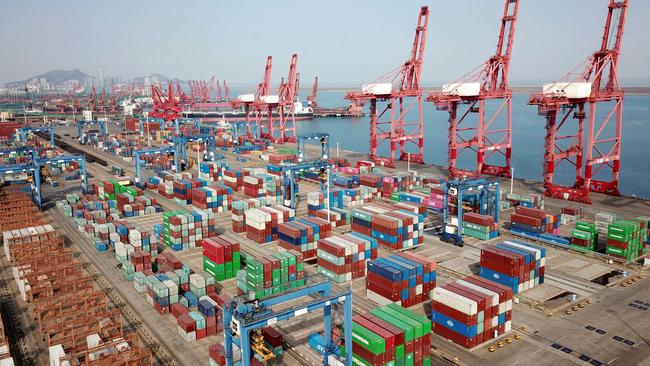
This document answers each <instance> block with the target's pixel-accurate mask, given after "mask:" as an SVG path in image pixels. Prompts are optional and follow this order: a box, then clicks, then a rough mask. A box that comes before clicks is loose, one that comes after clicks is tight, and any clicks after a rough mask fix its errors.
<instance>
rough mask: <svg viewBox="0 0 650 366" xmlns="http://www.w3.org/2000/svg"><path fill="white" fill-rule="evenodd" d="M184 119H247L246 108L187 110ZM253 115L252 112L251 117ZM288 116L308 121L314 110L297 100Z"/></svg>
mask: <svg viewBox="0 0 650 366" xmlns="http://www.w3.org/2000/svg"><path fill="white" fill-rule="evenodd" d="M181 113H182V115H183V117H184V118H200V119H201V120H202V121H203V122H220V121H224V120H225V121H228V122H235V121H243V120H245V119H246V111H245V110H244V107H242V108H239V109H229V110H186V111H182V112H181ZM261 113H262V116H263V118H264V117H266V114H267V111H262V112H261ZM252 115H253V113H252V112H251V117H252ZM287 116H289V117H291V116H292V117H294V118H295V120H296V121H301V120H308V119H312V118H314V110H313V108H312V107H311V106H309V104H308V103H307V102H301V101H300V100H296V101H294V102H293V113H291V112H287ZM273 117H275V118H279V115H278V113H277V112H273Z"/></svg>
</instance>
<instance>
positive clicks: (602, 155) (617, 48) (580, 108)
mask: <svg viewBox="0 0 650 366" xmlns="http://www.w3.org/2000/svg"><path fill="white" fill-rule="evenodd" d="M607 8H608V11H607V18H606V20H605V30H604V32H603V37H602V41H601V46H600V49H599V50H598V51H596V52H594V53H593V54H592V55H591V57H589V58H588V59H587V60H586V61H585V62H584V63H583V64H581V65H579V66H578V67H576V68H575V69H574V70H573V71H571V72H569V74H567V75H566V76H565V77H564V78H562V80H561V81H558V82H555V83H551V84H545V85H544V86H543V90H542V93H541V94H534V95H532V96H531V98H530V101H529V102H528V103H529V104H531V105H536V106H537V108H538V113H539V114H540V115H542V116H544V117H545V118H546V137H545V153H544V188H545V191H544V194H545V195H546V196H549V197H553V198H559V199H565V200H571V201H577V202H582V203H591V199H590V198H589V191H593V192H599V193H605V194H609V195H614V196H618V195H619V191H618V175H619V169H620V164H621V134H622V124H623V97H624V93H623V89H622V88H621V86H620V84H619V82H618V76H617V74H618V71H617V70H618V57H619V55H620V52H621V41H622V39H623V29H624V26H625V18H626V13H627V8H628V1H627V0H610V1H609V5H608V7H607ZM583 66H584V67H583ZM580 69H581V71H580ZM587 106H588V111H587ZM597 109H599V110H598V115H597V113H596V111H597ZM601 113H602V115H601ZM570 119H573V120H575V123H571V122H570ZM585 120H587V121H588V125H587V126H586V127H587V131H586V138H587V143H586V144H585V143H584V136H585V134H584V128H585V126H584V122H585ZM610 122H613V124H614V126H613V128H612V126H609V128H607V127H608V125H610ZM571 125H573V126H571ZM562 127H564V129H562ZM571 127H573V128H571ZM606 128H607V129H606ZM561 129H562V131H565V130H572V131H573V132H562V133H560V130H561ZM583 155H586V158H585V159H584V162H583ZM562 161H567V162H569V163H571V164H572V165H573V166H574V167H575V183H574V184H573V186H572V187H567V186H562V185H559V184H556V183H555V182H554V181H553V179H554V173H555V167H556V166H557V165H558V164H560V163H561V162H562ZM583 165H584V171H583ZM603 168H605V170H603ZM601 170H602V171H601ZM608 171H611V173H610V174H611V175H610V176H611V178H610V179H611V180H610V181H603V180H596V179H594V177H595V176H596V174H598V173H600V174H601V176H604V175H605V174H607V172H608Z"/></svg>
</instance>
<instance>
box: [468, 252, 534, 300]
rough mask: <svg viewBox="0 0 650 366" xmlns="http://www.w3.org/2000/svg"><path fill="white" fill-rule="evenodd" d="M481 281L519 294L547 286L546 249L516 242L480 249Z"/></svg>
mask: <svg viewBox="0 0 650 366" xmlns="http://www.w3.org/2000/svg"><path fill="white" fill-rule="evenodd" d="M480 266H481V272H480V273H481V277H483V278H486V279H488V280H490V281H494V282H497V283H500V284H502V285H504V286H508V287H510V288H511V289H512V292H513V293H514V294H519V293H521V292H523V291H526V290H529V289H531V288H533V287H535V286H538V285H540V284H542V283H544V272H545V266H546V249H545V248H544V247H538V246H535V245H531V244H527V243H523V242H520V241H516V240H511V241H505V242H503V243H500V244H496V245H494V246H490V247H484V248H483V249H481V262H480Z"/></svg>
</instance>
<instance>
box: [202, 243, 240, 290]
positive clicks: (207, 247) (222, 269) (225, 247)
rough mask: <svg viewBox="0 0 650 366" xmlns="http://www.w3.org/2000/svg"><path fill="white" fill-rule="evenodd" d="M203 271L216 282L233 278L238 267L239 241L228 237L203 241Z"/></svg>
mask: <svg viewBox="0 0 650 366" xmlns="http://www.w3.org/2000/svg"><path fill="white" fill-rule="evenodd" d="M202 248H203V270H204V271H205V272H208V273H210V274H211V275H212V276H214V278H215V279H216V280H217V281H223V280H227V279H229V278H234V277H235V276H236V274H237V271H239V266H240V255H241V254H240V251H241V249H240V244H239V241H238V240H237V239H235V238H233V237H231V236H228V235H219V236H215V237H212V238H207V239H204V240H203V243H202Z"/></svg>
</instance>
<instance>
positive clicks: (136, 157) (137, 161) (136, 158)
mask: <svg viewBox="0 0 650 366" xmlns="http://www.w3.org/2000/svg"><path fill="white" fill-rule="evenodd" d="M160 154H164V155H167V154H174V165H173V166H172V170H173V171H176V172H178V171H179V169H178V165H179V160H180V159H179V156H178V153H177V151H176V147H159V148H152V149H144V150H135V151H133V164H134V170H135V171H134V173H135V174H134V177H133V179H134V181H135V185H136V186H138V187H144V183H143V182H142V179H141V176H142V175H141V165H142V162H141V157H142V156H145V155H160Z"/></svg>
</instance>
